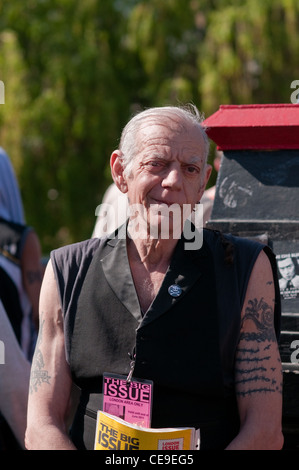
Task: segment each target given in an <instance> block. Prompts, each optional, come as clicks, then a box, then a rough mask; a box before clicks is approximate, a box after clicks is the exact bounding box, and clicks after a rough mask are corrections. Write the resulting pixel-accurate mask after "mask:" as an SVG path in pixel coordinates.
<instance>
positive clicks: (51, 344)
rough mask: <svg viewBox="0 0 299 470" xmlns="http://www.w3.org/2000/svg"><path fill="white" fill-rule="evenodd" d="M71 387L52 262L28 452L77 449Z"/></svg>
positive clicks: (43, 291)
mask: <svg viewBox="0 0 299 470" xmlns="http://www.w3.org/2000/svg"><path fill="white" fill-rule="evenodd" d="M71 387H72V380H71V376H70V371H69V366H68V364H67V362H66V359H65V350H64V333H63V318H62V311H61V306H60V302H59V297H58V292H57V287H56V281H55V278H54V273H53V269H52V265H51V262H49V263H48V266H47V269H46V272H45V276H44V281H43V284H42V289H41V296H40V327H39V336H38V340H37V345H36V349H35V353H34V357H33V362H32V368H31V377H30V387H29V400H28V416H27V430H26V437H25V444H26V447H27V448H28V449H30V450H33V449H35V450H42V449H47V450H48V449H53V450H59V449H61V450H62V449H66V450H67V449H74V446H73V444H72V442H71V441H70V439H69V437H68V435H67V430H66V428H65V418H66V414H67V411H68V404H69V399H70V395H71Z"/></svg>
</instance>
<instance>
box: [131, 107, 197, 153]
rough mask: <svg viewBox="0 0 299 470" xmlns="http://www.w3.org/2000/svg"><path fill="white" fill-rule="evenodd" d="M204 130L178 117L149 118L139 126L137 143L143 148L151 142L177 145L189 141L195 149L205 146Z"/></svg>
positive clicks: (168, 115) (170, 115)
mask: <svg viewBox="0 0 299 470" xmlns="http://www.w3.org/2000/svg"><path fill="white" fill-rule="evenodd" d="M203 132H204V131H203V130H202V129H201V128H200V125H199V124H194V123H191V122H188V121H187V120H184V119H182V118H180V117H178V116H176V115H172V114H164V115H163V116H161V115H156V116H148V117H147V118H146V119H143V120H142V121H141V122H140V123H139V126H138V130H137V135H136V136H137V141H138V143H139V144H140V145H141V146H144V145H146V144H147V143H149V142H151V143H153V142H155V141H157V142H159V141H160V142H165V143H166V142H169V143H172V142H173V143H177V144H179V143H180V142H184V141H188V142H189V143H192V144H193V145H194V147H203V146H204V137H203Z"/></svg>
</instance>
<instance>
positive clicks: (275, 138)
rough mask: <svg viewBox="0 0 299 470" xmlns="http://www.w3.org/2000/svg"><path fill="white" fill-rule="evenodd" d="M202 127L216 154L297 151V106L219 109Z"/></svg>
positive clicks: (251, 106)
mask: <svg viewBox="0 0 299 470" xmlns="http://www.w3.org/2000/svg"><path fill="white" fill-rule="evenodd" d="M203 124H204V126H205V127H206V128H207V129H206V131H207V134H208V136H209V137H210V139H212V140H213V141H214V142H215V143H216V144H217V148H218V149H219V150H245V149H246V150H278V149H299V104H254V105H239V106H237V105H221V106H220V107H219V110H218V111H217V112H216V113H214V114H212V115H211V116H210V117H208V118H207V119H206V120H205V121H204V122H203Z"/></svg>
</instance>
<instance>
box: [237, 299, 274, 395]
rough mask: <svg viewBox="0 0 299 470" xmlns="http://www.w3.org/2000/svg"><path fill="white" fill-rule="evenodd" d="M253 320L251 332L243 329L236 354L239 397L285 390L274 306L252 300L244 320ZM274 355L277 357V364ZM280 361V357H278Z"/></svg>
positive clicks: (263, 301)
mask: <svg viewBox="0 0 299 470" xmlns="http://www.w3.org/2000/svg"><path fill="white" fill-rule="evenodd" d="M248 321H249V322H250V321H251V322H253V324H252V326H253V328H251V330H250V331H244V330H243V328H241V335H240V341H239V346H238V349H237V355H236V368H235V385H236V393H237V396H239V397H245V396H250V395H252V394H254V393H274V392H278V393H282V384H281V378H280V375H279V373H278V370H280V357H279V353H278V351H277V343H276V335H275V331H274V327H273V309H272V307H271V306H270V305H268V304H267V303H266V302H265V300H264V299H263V298H261V299H260V300H259V301H258V300H257V299H253V300H249V302H248V306H247V308H246V310H245V315H244V318H243V321H242V326H243V325H244V323H245V322H248ZM272 354H274V355H275V357H276V356H277V358H278V359H277V364H276V366H274V364H273V358H272ZM275 360H276V359H275Z"/></svg>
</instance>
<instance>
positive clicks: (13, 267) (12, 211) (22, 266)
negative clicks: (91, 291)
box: [0, 148, 44, 448]
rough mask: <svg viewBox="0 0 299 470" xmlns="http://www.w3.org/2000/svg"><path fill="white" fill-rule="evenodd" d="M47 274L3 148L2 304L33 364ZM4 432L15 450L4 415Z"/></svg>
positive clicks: (0, 211)
mask: <svg viewBox="0 0 299 470" xmlns="http://www.w3.org/2000/svg"><path fill="white" fill-rule="evenodd" d="M43 271H44V269H43V267H42V264H41V248H40V243H39V239H38V236H37V234H36V233H35V231H34V230H33V229H32V228H31V227H29V226H27V225H26V222H25V217H24V210H23V204H22V200H21V195H20V191H19V187H18V183H17V180H16V176H15V172H14V169H13V166H12V164H11V162H10V159H9V157H8V155H7V154H6V152H5V151H4V150H3V149H2V148H0V300H1V302H2V304H3V307H4V309H5V311H6V314H7V318H8V320H9V322H10V324H11V326H12V329H13V332H14V334H15V337H16V340H17V341H18V343H19V345H20V348H21V349H22V351H23V353H24V355H25V358H26V359H27V360H28V361H29V362H30V361H31V359H32V356H33V352H34V348H35V344H36V338H37V330H38V303H39V293H40V288H41V283H42V278H43ZM16 367H17V365H16ZM2 368H3V366H2ZM16 377H17V376H16ZM2 405H3V404H2V403H1V407H0V408H1V410H2ZM0 430H1V431H0V432H2V436H3V439H6V443H5V446H6V447H8V448H14V447H15V446H16V445H17V444H16V442H15V438H14V436H13V435H11V430H10V428H9V426H8V424H7V422H6V420H5V415H4V416H1V415H0Z"/></svg>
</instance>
